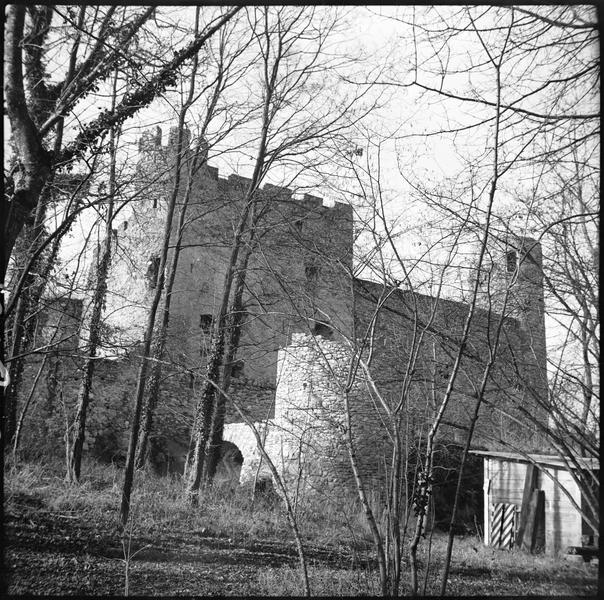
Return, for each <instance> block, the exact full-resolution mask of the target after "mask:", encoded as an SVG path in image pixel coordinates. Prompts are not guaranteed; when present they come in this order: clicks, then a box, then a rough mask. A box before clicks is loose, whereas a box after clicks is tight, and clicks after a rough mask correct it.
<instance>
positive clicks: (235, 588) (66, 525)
mask: <svg viewBox="0 0 604 600" xmlns="http://www.w3.org/2000/svg"><path fill="white" fill-rule="evenodd" d="M5 535H6V539H5V565H6V568H7V579H8V585H9V587H8V592H9V593H10V594H53V595H55V594H56V595H60V594H67V595H72V594H77V595H89V594H112V595H122V594H123V593H124V587H125V577H126V565H125V561H124V548H123V547H122V542H121V538H120V532H119V528H118V527H117V525H116V518H115V514H114V513H108V514H107V515H106V517H104V518H98V519H95V521H94V522H91V521H87V520H85V519H83V518H82V517H81V516H80V515H78V514H69V513H59V512H54V511H51V510H48V509H46V508H43V507H42V506H40V505H39V504H38V503H36V502H35V499H33V498H26V497H23V498H16V499H15V498H13V500H12V502H11V507H10V508H9V509H8V510H7V512H6V513H5ZM130 543H131V546H130V553H131V554H135V556H134V557H133V559H132V560H131V563H130V568H129V572H128V585H129V593H130V594H132V595H158V594H159V595H238V596H241V595H250V594H258V593H261V590H260V589H258V584H257V580H258V577H257V574H258V570H259V567H261V568H267V567H269V568H270V567H282V566H286V565H287V566H290V567H292V568H295V567H296V566H297V564H298V562H297V555H296V553H295V550H294V548H293V545H292V544H290V543H289V542H287V541H281V542H279V541H263V542H258V541H252V540H250V541H248V542H234V541H233V540H231V539H228V538H216V537H212V536H210V535H208V534H207V532H204V531H190V530H189V531H185V530H174V529H170V530H169V531H161V530H160V531H154V532H152V534H149V535H148V537H140V536H136V535H133V537H132V540H131V542H130ZM308 554H309V562H310V563H311V564H314V565H318V564H322V565H324V566H330V567H336V568H338V567H340V568H346V567H347V566H349V565H350V557H348V556H345V555H342V554H339V553H336V552H332V551H329V550H325V549H319V548H316V549H312V548H309V550H308Z"/></svg>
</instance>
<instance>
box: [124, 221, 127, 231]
mask: <svg viewBox="0 0 604 600" xmlns="http://www.w3.org/2000/svg"><path fill="white" fill-rule="evenodd" d="M126 229H128V221H124V231H126Z"/></svg>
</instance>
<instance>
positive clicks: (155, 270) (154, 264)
mask: <svg viewBox="0 0 604 600" xmlns="http://www.w3.org/2000/svg"><path fill="white" fill-rule="evenodd" d="M159 261H160V259H159V256H152V257H151V258H149V261H148V262H147V273H146V274H145V276H146V278H147V283H148V285H149V289H151V290H153V289H155V288H156V287H157V280H158V278H159Z"/></svg>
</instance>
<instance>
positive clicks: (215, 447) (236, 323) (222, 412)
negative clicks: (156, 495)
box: [205, 217, 256, 484]
mask: <svg viewBox="0 0 604 600" xmlns="http://www.w3.org/2000/svg"><path fill="white" fill-rule="evenodd" d="M255 221H256V219H255V218H254V217H252V226H251V231H250V239H249V241H248V246H247V249H246V252H245V255H244V257H243V260H242V261H241V265H240V267H239V270H238V273H237V281H236V284H235V291H234V294H233V302H232V303H231V308H230V310H229V317H228V321H227V326H226V328H227V332H228V341H227V349H226V352H225V360H224V369H223V376H222V386H221V392H220V393H219V394H218V398H217V401H216V406H215V407H214V414H213V415H212V423H211V426H210V436H209V439H208V448H207V449H206V454H207V457H208V459H207V464H206V472H205V481H206V483H208V484H211V483H212V480H213V479H214V475H215V474H216V467H217V466H218V461H219V457H220V446H221V444H222V435H223V432H224V419H225V416H226V396H225V392H228V391H229V387H230V385H231V376H232V372H233V362H234V360H235V358H236V356H237V350H238V348H239V340H240V339H241V326H242V322H243V316H244V311H243V290H244V288H245V279H246V274H247V268H248V263H249V260H250V256H251V255H252V244H253V239H254V235H255V225H256V222H255Z"/></svg>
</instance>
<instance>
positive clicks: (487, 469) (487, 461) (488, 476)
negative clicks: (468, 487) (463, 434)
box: [482, 456, 491, 546]
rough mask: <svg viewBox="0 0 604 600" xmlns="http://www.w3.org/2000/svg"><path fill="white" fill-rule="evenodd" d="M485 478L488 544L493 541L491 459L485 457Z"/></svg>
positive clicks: (484, 523)
mask: <svg viewBox="0 0 604 600" xmlns="http://www.w3.org/2000/svg"><path fill="white" fill-rule="evenodd" d="M483 465H484V476H483V477H484V479H483V481H482V490H483V503H484V504H483V509H482V512H483V515H484V517H483V527H484V545H485V546H488V545H489V544H490V542H491V498H490V496H491V494H490V491H491V468H490V465H491V459H490V458H487V457H486V456H485V457H484V462H483Z"/></svg>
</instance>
